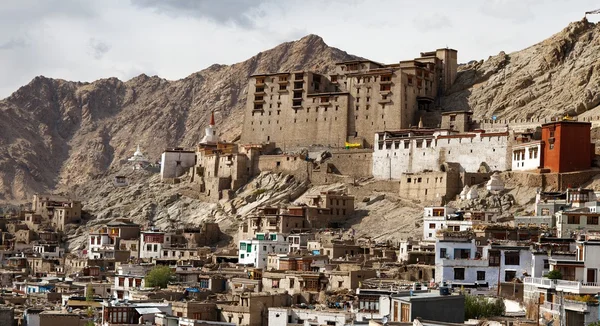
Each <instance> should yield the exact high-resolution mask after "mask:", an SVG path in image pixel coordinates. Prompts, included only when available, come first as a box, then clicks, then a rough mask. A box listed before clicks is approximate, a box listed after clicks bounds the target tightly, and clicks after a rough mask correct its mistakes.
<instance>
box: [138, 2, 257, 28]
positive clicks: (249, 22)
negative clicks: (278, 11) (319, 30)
mask: <svg viewBox="0 0 600 326" xmlns="http://www.w3.org/2000/svg"><path fill="white" fill-rule="evenodd" d="M264 2H268V0H255V1H245V0H219V1H213V0H131V3H132V4H133V5H135V6H137V7H139V8H151V9H154V10H155V11H156V12H158V13H161V14H167V15H171V16H189V17H194V18H208V19H211V20H213V21H214V22H216V23H219V24H230V23H233V24H234V25H238V26H241V27H247V28H249V27H254V21H253V19H252V17H253V16H264V15H265V13H264V11H262V10H260V6H261V5H262V4H263V3H264Z"/></svg>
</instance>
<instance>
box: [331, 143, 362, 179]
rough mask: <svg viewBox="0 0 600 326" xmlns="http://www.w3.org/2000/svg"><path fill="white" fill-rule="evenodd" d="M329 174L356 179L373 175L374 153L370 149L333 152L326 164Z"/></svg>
mask: <svg viewBox="0 0 600 326" xmlns="http://www.w3.org/2000/svg"><path fill="white" fill-rule="evenodd" d="M325 163H326V164H327V170H328V172H329V173H333V174H341V175H349V176H355V177H371V176H372V175H373V173H372V170H373V166H372V165H373V151H372V150H370V149H347V150H337V151H332V152H331V158H330V159H328V160H327V161H326V162H325Z"/></svg>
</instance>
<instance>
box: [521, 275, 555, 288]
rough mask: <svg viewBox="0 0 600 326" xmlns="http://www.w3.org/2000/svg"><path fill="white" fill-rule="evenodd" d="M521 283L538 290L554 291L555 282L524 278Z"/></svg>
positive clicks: (546, 279)
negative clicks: (533, 286) (535, 287)
mask: <svg viewBox="0 0 600 326" xmlns="http://www.w3.org/2000/svg"><path fill="white" fill-rule="evenodd" d="M523 283H525V284H528V285H535V286H537V287H539V288H545V289H554V288H555V286H556V281H555V280H551V279H549V278H545V277H525V278H524V279H523Z"/></svg>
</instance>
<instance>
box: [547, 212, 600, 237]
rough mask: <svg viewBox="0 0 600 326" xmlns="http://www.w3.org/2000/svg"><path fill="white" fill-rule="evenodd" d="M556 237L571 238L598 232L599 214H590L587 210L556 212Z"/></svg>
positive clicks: (599, 225) (599, 229) (599, 227)
mask: <svg viewBox="0 0 600 326" xmlns="http://www.w3.org/2000/svg"><path fill="white" fill-rule="evenodd" d="M555 215H556V235H557V236H558V237H560V238H571V237H573V236H574V235H576V234H580V233H582V232H583V233H585V232H589V231H600V221H599V220H600V213H591V212H589V209H587V208H580V209H572V210H568V211H558V212H557V213H556V214H555Z"/></svg>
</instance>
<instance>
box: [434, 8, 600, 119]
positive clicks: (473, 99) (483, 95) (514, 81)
mask: <svg viewBox="0 0 600 326" xmlns="http://www.w3.org/2000/svg"><path fill="white" fill-rule="evenodd" d="M458 50H459V51H460V49H458ZM599 54H600V24H593V23H590V22H588V21H587V20H585V19H584V20H581V21H578V22H574V23H571V24H569V26H567V27H566V28H565V29H563V30H562V31H561V32H559V33H557V34H555V35H553V36H551V37H550V38H548V39H546V40H544V41H542V42H540V43H538V44H535V45H533V46H531V47H528V48H526V49H524V50H521V51H517V52H514V53H510V54H506V53H504V52H501V53H499V54H498V55H496V56H492V57H490V58H489V59H487V60H485V61H483V60H481V61H473V62H470V63H468V64H466V65H463V66H461V67H460V68H459V73H458V74H457V78H456V81H455V84H454V85H453V87H452V88H451V89H450V91H449V94H448V96H446V98H445V99H444V101H443V106H444V109H446V110H465V109H470V110H473V111H474V115H475V116H476V117H477V118H484V119H491V117H492V116H494V115H495V116H497V117H499V118H503V119H505V118H506V119H514V118H518V119H523V118H540V117H541V118H545V117H551V116H557V115H564V114H569V115H571V116H574V115H579V114H582V113H584V112H586V114H589V115H596V114H598V113H600V112H596V111H598V110H597V108H598V105H599V104H600V55H599ZM587 111H591V112H587Z"/></svg>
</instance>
